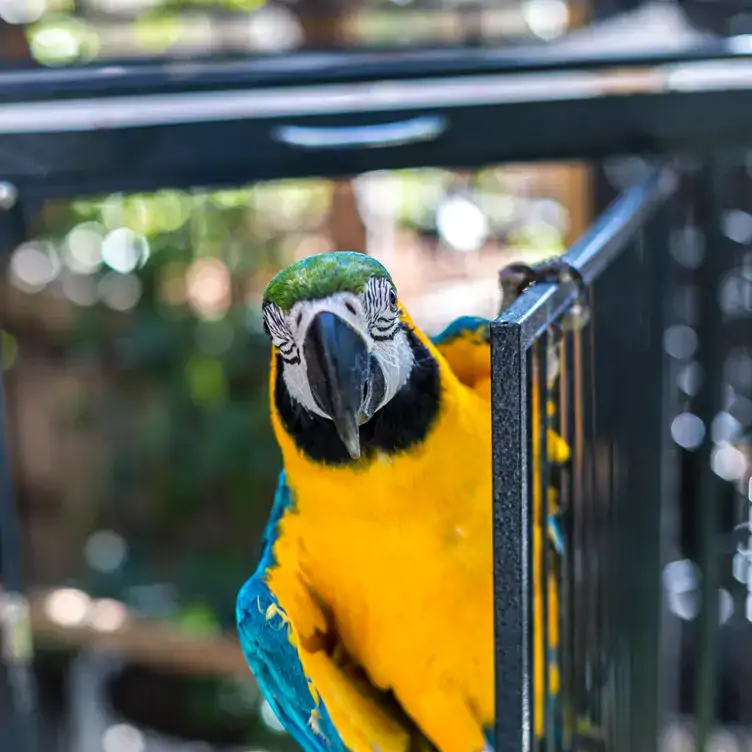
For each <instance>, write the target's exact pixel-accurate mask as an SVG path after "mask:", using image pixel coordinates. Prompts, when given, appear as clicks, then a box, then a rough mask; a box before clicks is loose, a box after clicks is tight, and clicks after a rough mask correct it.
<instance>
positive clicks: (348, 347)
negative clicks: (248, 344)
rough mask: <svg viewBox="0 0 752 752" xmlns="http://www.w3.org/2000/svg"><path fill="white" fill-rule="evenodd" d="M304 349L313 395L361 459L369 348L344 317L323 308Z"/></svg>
mask: <svg viewBox="0 0 752 752" xmlns="http://www.w3.org/2000/svg"><path fill="white" fill-rule="evenodd" d="M303 349H304V355H305V362H306V366H307V369H308V382H309V384H310V386H311V392H312V393H313V398H314V399H315V400H316V404H317V405H318V406H319V407H320V408H321V410H323V411H324V412H325V413H326V414H327V415H328V416H329V417H330V418H331V419H332V422H333V423H334V426H335V428H336V429H337V433H338V434H339V437H340V438H341V439H342V443H343V444H344V445H345V447H346V448H347V451H348V452H349V453H350V456H351V457H352V458H353V459H358V458H359V457H360V433H359V425H360V423H361V422H362V415H361V406H362V405H363V403H364V397H365V395H366V393H367V391H368V383H369V373H370V360H369V353H368V347H367V345H366V343H365V342H364V340H363V338H362V337H361V336H360V335H359V334H358V332H356V331H355V329H353V328H352V327H351V326H350V325H349V324H347V323H346V322H345V321H344V320H343V319H341V318H340V317H339V316H337V315H336V314H334V313H330V312H329V311H322V312H321V313H317V314H316V316H314V318H313V321H311V324H310V326H309V327H308V332H307V333H306V338H305V343H304V346H303Z"/></svg>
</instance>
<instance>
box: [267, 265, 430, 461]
mask: <svg viewBox="0 0 752 752" xmlns="http://www.w3.org/2000/svg"><path fill="white" fill-rule="evenodd" d="M262 312H263V319H264V328H265V330H266V332H267V334H268V336H269V338H270V339H271V342H272V345H273V347H274V350H275V354H276V357H277V364H278V366H277V368H278V374H277V378H278V379H279V378H280V375H281V380H282V382H283V383H282V384H280V386H281V387H282V388H284V390H285V391H286V392H287V393H288V394H289V398H290V400H291V401H292V402H293V403H294V404H295V406H296V408H297V409H301V408H302V410H303V411H304V412H307V413H309V414H311V415H312V416H315V417H316V418H318V419H319V423H320V420H321V419H323V420H324V421H329V427H332V426H333V428H334V429H335V431H336V434H337V436H338V438H339V440H340V442H341V445H344V448H345V449H346V450H347V453H348V455H349V457H350V458H352V459H353V460H357V459H358V458H359V457H360V455H361V427H365V426H367V425H368V424H369V421H372V420H373V419H374V416H376V415H377V414H378V413H379V411H382V410H383V409H384V407H385V406H387V405H388V404H389V403H390V402H391V401H392V400H394V398H395V395H397V394H398V393H399V392H400V390H402V389H403V387H404V386H405V385H406V383H407V382H408V380H409V379H410V376H411V372H412V371H413V369H414V366H415V361H416V354H415V353H416V351H415V345H414V341H413V340H414V335H412V333H411V332H410V330H409V328H408V327H407V326H405V324H404V322H403V320H402V319H401V317H400V304H399V299H398V297H397V290H396V288H395V286H394V283H393V282H392V279H391V277H390V276H389V273H388V272H387V270H386V269H385V268H384V267H383V266H382V265H381V264H380V263H379V262H378V261H376V259H374V258H372V257H370V256H366V255H364V254H361V253H354V252H335V253H322V254H318V255H315V256H310V257H308V258H305V259H302V260H300V261H297V262H295V263H293V264H291V265H290V266H288V267H286V268H285V269H283V270H282V271H280V272H279V273H278V274H277V275H276V276H275V277H274V278H273V279H272V280H271V281H270V282H269V284H268V285H267V288H266V290H265V292H264V299H263V304H262ZM278 383H279V382H278ZM278 396H279V395H278ZM310 430H315V425H313V424H312V425H311V426H310Z"/></svg>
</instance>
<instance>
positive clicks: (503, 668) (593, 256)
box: [491, 168, 677, 752]
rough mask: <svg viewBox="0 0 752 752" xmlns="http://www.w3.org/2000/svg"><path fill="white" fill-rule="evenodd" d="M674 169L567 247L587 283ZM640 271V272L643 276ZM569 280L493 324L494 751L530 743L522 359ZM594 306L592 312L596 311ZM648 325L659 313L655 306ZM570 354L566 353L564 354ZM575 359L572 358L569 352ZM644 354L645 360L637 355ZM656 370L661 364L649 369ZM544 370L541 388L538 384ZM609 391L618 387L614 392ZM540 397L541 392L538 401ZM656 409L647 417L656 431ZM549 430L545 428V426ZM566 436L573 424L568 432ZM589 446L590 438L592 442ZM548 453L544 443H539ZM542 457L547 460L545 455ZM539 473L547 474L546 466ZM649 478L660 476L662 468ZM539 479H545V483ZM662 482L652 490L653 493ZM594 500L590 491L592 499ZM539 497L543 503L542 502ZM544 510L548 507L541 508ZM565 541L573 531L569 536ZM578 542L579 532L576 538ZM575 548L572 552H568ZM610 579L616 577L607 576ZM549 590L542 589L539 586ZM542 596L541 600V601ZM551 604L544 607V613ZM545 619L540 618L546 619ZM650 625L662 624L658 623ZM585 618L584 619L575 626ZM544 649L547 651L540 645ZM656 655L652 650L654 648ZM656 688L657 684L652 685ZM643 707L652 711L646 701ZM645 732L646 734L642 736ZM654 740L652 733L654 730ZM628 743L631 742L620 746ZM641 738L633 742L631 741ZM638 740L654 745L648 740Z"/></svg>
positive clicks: (637, 230)
mask: <svg viewBox="0 0 752 752" xmlns="http://www.w3.org/2000/svg"><path fill="white" fill-rule="evenodd" d="M676 180H677V178H676V175H675V173H674V172H673V171H672V170H670V169H660V168H659V169H655V170H651V171H650V172H649V174H648V176H647V177H646V178H645V179H644V180H643V181H641V182H640V183H639V184H637V185H635V186H634V187H633V188H632V189H630V190H628V191H627V192H626V193H625V194H623V195H622V196H621V197H620V198H618V199H617V200H616V201H615V202H614V203H613V204H612V205H611V206H610V207H609V208H608V209H607V210H606V211H605V212H604V213H603V214H602V215H601V216H600V217H599V218H598V219H597V220H596V222H595V223H594V224H593V226H592V227H591V228H590V229H589V230H588V231H587V233H586V234H585V235H584V236H583V238H582V239H581V240H580V241H579V242H577V243H576V244H575V245H574V246H573V247H572V248H571V250H569V251H568V252H567V253H566V254H565V256H564V260H565V261H566V263H567V264H568V266H569V267H571V268H572V269H573V270H575V271H576V272H577V273H578V274H579V276H580V277H581V279H582V281H583V282H584V283H585V285H587V286H588V287H590V286H591V285H593V284H594V283H595V282H596V280H598V278H599V277H600V276H601V275H602V274H603V273H604V272H605V271H606V270H608V269H610V268H611V267H612V266H613V264H614V262H615V261H616V260H617V259H618V257H619V256H620V255H621V254H622V253H625V252H626V251H627V250H628V249H629V248H630V247H634V244H635V242H639V241H640V240H641V237H642V234H643V233H644V231H645V228H646V227H648V226H649V225H650V222H651V220H652V216H653V215H654V214H655V213H656V212H657V211H659V210H660V209H662V208H663V207H665V205H666V201H667V199H668V198H669V197H670V196H671V195H672V194H673V192H674V190H675V187H676ZM644 281H646V280H645V277H644V276H643V277H641V278H640V282H644ZM579 294H580V293H579V288H578V286H577V285H576V284H575V282H574V281H565V282H561V283H556V284H536V285H534V286H533V287H532V288H531V289H530V290H529V291H527V292H526V293H525V294H524V295H522V296H521V297H520V298H519V299H518V300H517V301H516V302H515V303H513V304H512V306H510V308H508V309H507V310H506V311H505V312H504V313H503V314H502V315H501V316H500V317H499V318H498V319H497V320H496V321H495V322H494V323H493V324H492V327H491V346H492V378H491V383H492V402H493V413H492V415H493V444H494V457H493V459H494V482H495V483H494V534H495V542H494V550H495V551H496V559H495V568H496V569H495V578H494V581H495V582H496V586H497V590H496V594H495V603H496V641H497V642H496V666H497V697H498V701H497V707H498V709H499V710H498V715H497V737H496V750H497V752H512V751H513V750H515V751H517V750H525V749H530V748H531V747H532V745H533V734H532V723H533V704H534V703H533V697H534V693H535V687H534V682H533V676H532V673H533V671H532V646H531V644H530V635H531V634H532V632H533V625H532V620H531V613H532V601H533V589H532V570H533V567H534V566H538V564H537V563H535V562H533V560H532V553H531V550H530V541H531V536H532V533H531V519H532V509H531V483H533V482H535V481H534V479H533V478H532V477H531V475H532V474H531V468H530V462H531V459H530V453H531V447H530V446H529V437H530V435H531V421H544V420H545V419H544V418H543V417H542V415H531V414H530V408H529V394H528V391H529V388H530V384H531V377H532V374H531V373H530V369H529V364H528V354H529V352H530V350H531V348H532V347H533V346H534V345H535V344H536V343H538V342H539V341H541V340H544V341H545V339H546V338H547V332H548V330H549V328H550V327H551V326H552V325H556V324H558V323H561V321H562V319H563V318H564V316H565V314H567V313H568V312H569V311H570V310H571V308H572V305H573V304H574V303H575V301H576V300H577V298H578V296H579ZM598 313H599V312H598V311H596V314H598ZM653 313H654V314H657V316H656V315H654V320H653V322H652V324H653V325H655V324H656V320H655V319H657V320H658V322H657V323H660V320H661V318H662V317H661V316H660V312H655V311H654V312H653ZM570 357H571V356H570ZM570 362H571V359H570ZM641 362H643V363H644V359H641ZM651 373H652V374H653V375H654V376H655V375H656V373H657V374H658V375H659V374H660V369H658V371H657V372H656V371H652V372H651ZM544 381H545V377H544V376H543V375H541V377H540V378H539V380H538V388H540V389H543V386H542V383H543V382H544ZM610 396H611V398H612V399H613V398H614V395H613V394H611V395H610ZM541 401H542V402H543V404H545V400H541ZM660 417H661V415H660V411H659V412H658V414H657V415H655V416H650V420H651V421H652V423H653V428H654V429H655V432H656V433H657V434H658V435H660V434H661V427H660ZM543 433H544V434H545V432H543ZM570 435H571V432H570ZM590 448H591V450H592V449H593V446H592V445H591V446H590ZM542 454H543V456H544V457H545V452H542ZM544 462H545V460H544ZM542 472H544V473H546V469H545V466H544V468H543V470H542ZM654 477H656V478H660V473H657V474H656V475H655V476H654ZM547 486H548V484H547V483H545V484H544V487H546V488H547ZM659 496H660V489H653V494H652V497H653V498H659ZM590 501H593V500H592V499H588V502H590ZM544 505H545V502H544ZM545 516H546V515H545V514H544V517H545ZM570 542H571V538H570ZM575 542H576V544H577V545H582V541H575ZM575 553H579V552H570V556H573V555H575ZM609 586H610V587H614V583H609ZM544 593H546V595H547V589H544ZM547 600H548V599H547V597H545V598H544V603H545V602H546V601H547ZM545 612H547V607H546V606H544V613H545ZM544 622H545V619H544ZM654 626H655V627H656V629H655V632H656V634H657V633H658V629H657V624H656V625H654ZM580 627H582V625H580ZM546 652H548V651H546ZM655 657H656V658H657V654H656V656H655ZM650 696H651V697H654V696H655V695H654V693H653V692H651V693H650ZM640 705H641V706H642V707H643V711H644V710H647V712H648V713H650V712H651V711H650V705H649V703H648V705H647V708H645V707H644V705H645V701H644V700H643V702H641V703H640ZM649 738H650V735H649V734H646V735H645V736H644V737H643V741H645V740H647V739H649ZM652 739H653V740H655V739H657V734H654V735H653V736H652ZM625 748H627V747H625ZM637 748H639V747H635V749H637ZM641 748H642V749H651V748H652V747H651V746H650V744H648V746H645V747H641Z"/></svg>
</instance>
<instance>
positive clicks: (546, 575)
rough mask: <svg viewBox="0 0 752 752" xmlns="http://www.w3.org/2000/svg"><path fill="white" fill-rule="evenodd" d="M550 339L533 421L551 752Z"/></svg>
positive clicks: (543, 350) (542, 346)
mask: <svg viewBox="0 0 752 752" xmlns="http://www.w3.org/2000/svg"><path fill="white" fill-rule="evenodd" d="M549 347H550V336H549V334H548V332H547V331H546V332H544V333H543V334H542V335H541V338H540V339H539V340H538V364H539V365H538V378H537V383H538V392H539V395H540V396H539V398H538V414H537V416H536V417H535V420H537V421H538V422H539V423H540V428H539V431H538V447H537V450H538V456H539V461H538V473H539V475H540V489H541V496H540V499H541V510H540V520H541V545H542V551H541V555H542V560H541V574H542V576H541V582H542V586H543V609H542V620H543V624H542V625H541V626H542V629H543V666H544V675H543V695H544V698H545V700H544V706H543V711H544V713H545V717H544V726H545V733H546V739H545V741H546V750H549V751H552V750H553V749H554V742H555V736H554V733H555V730H556V729H555V726H554V722H553V696H552V692H551V670H552V668H553V666H552V657H553V647H552V644H551V616H552V614H553V610H552V607H553V606H552V603H551V577H552V576H553V574H554V568H553V559H552V556H551V544H550V541H549V527H548V521H549V515H550V513H551V510H550V508H549V493H550V491H551V468H550V464H549V456H548V426H549V421H548V403H549V391H548V358H549Z"/></svg>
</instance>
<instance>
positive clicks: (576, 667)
mask: <svg viewBox="0 0 752 752" xmlns="http://www.w3.org/2000/svg"><path fill="white" fill-rule="evenodd" d="M582 350H583V348H582V332H580V331H576V332H575V333H574V335H573V337H572V376H573V399H572V403H573V410H572V435H573V439H574V440H573V442H572V455H573V456H572V557H573V562H572V564H573V567H574V587H573V595H574V598H573V603H574V609H573V612H572V618H573V620H574V623H575V624H576V625H577V628H576V629H575V632H574V645H573V647H574V651H573V656H572V664H571V665H572V671H573V683H574V694H573V696H572V703H573V714H574V722H575V739H576V738H577V736H578V732H577V729H578V728H579V727H580V725H581V722H582V719H583V718H584V717H587V716H588V715H589V713H588V701H587V697H588V695H587V692H588V682H587V659H588V651H587V635H586V631H585V629H584V628H583V627H584V626H585V625H586V623H587V622H586V619H587V598H588V592H587V589H588V585H589V582H588V579H589V578H588V573H587V561H586V557H587V540H586V536H587V529H586V528H587V525H586V518H585V503H586V501H585V488H584V476H585V468H584V462H585V460H584V455H585V448H584V444H585V436H584V407H583V373H582V358H583V353H582ZM588 720H589V718H588ZM576 745H577V742H576V741H575V746H576Z"/></svg>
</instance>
